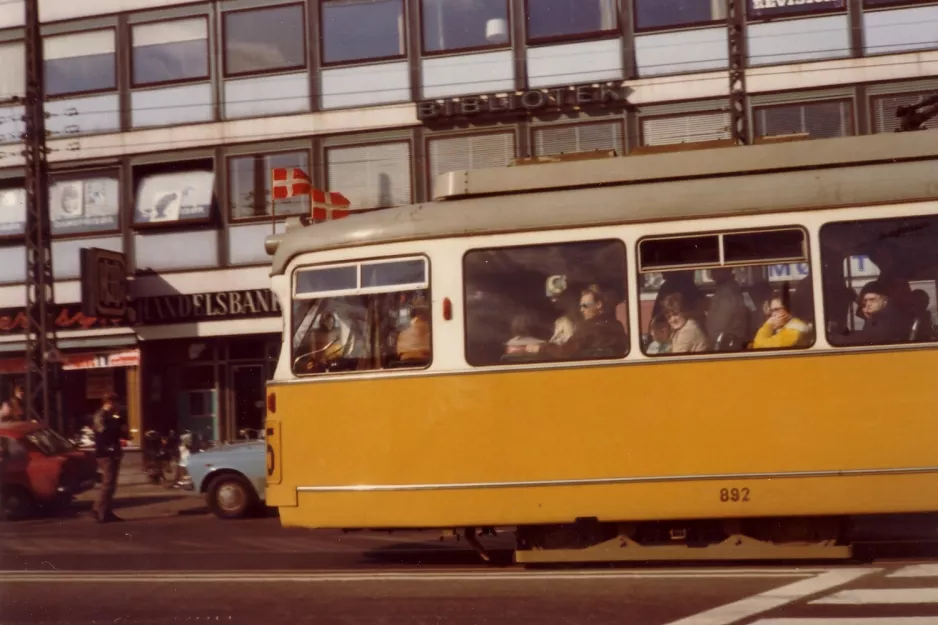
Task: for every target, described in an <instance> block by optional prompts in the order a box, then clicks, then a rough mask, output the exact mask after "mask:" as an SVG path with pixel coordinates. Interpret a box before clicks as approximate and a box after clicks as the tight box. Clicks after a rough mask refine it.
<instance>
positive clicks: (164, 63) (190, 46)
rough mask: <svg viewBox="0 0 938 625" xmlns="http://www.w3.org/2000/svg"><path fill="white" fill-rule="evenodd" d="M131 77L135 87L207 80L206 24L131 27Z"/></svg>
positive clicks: (190, 21)
mask: <svg viewBox="0 0 938 625" xmlns="http://www.w3.org/2000/svg"><path fill="white" fill-rule="evenodd" d="M133 74H134V84H135V85H145V84H150V83H159V82H168V81H173V80H191V79H198V78H208V75H209V71H208V21H207V20H206V19H205V18H201V17H200V18H195V19H185V20H174V21H171V22H159V23H156V24H141V25H138V26H134V27H133Z"/></svg>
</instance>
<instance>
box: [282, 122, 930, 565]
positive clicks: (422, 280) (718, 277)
mask: <svg viewBox="0 0 938 625" xmlns="http://www.w3.org/2000/svg"><path fill="white" fill-rule="evenodd" d="M936 139H938V134H936V133H934V132H930V131H926V132H919V133H906V134H895V135H878V136H866V137H853V138H842V139H828V140H816V141H795V142H787V143H777V144H770V145H756V146H748V147H725V148H716V149H708V150H689V151H683V152H675V153H667V154H647V155H641V156H629V157H625V158H604V159H593V160H573V161H569V162H548V163H540V164H526V165H523V166H515V167H508V168H505V169H498V170H494V169H493V170H478V171H468V172H455V173H451V174H447V175H445V176H442V177H441V178H440V179H439V180H438V181H437V186H436V196H435V199H434V201H432V202H430V203H427V204H423V205H418V206H407V207H401V208H394V209H389V210H386V211H379V212H374V213H370V214H368V215H366V216H361V217H352V218H348V219H343V220H339V221H335V222H330V223H325V224H317V225H315V226H310V227H303V226H301V225H295V226H293V227H291V228H289V229H288V231H287V232H286V233H285V234H283V235H278V236H275V237H272V238H271V239H270V240H268V251H269V252H270V253H272V254H273V266H272V271H271V275H272V288H273V290H274V292H275V293H276V295H277V297H278V298H279V299H280V301H281V303H282V304H283V310H284V311H285V312H284V336H283V349H282V351H281V354H280V358H279V363H278V367H277V370H276V374H275V377H274V379H273V380H272V381H271V382H270V383H269V386H268V415H267V434H268V436H267V441H268V474H269V475H268V483H267V502H268V504H269V505H272V506H276V507H278V508H279V511H280V518H281V519H282V523H283V524H284V525H286V526H302V527H308V528H373V529H379V528H380V529H395V528H442V529H457V530H459V531H465V532H466V535H467V536H468V537H469V539H470V541H471V542H472V543H473V544H477V543H476V540H475V536H476V535H477V532H478V531H480V530H484V529H487V528H495V527H498V528H505V527H507V528H512V529H513V530H515V531H516V534H517V538H518V547H517V551H516V559H517V560H518V561H521V562H539V561H551V560H580V561H587V560H616V559H642V560H646V559H658V558H663V559H669V558H680V557H693V558H695V559H696V558H710V557H712V558H721V559H723V558H766V557H770V558H774V557H796V558H800V557H811V558H815V557H822V558H823V557H829V558H841V557H846V556H848V555H849V554H850V543H851V540H852V537H851V533H850V528H851V523H850V520H851V519H852V518H856V517H858V516H862V515H874V514H884V513H885V514H899V513H916V512H926V511H934V510H936V509H938V410H936V409H938V398H936V395H935V392H934V388H935V387H934V384H935V382H934V379H933V378H932V375H933V374H934V372H935V371H936V369H938V333H936V331H935V329H934V326H936V325H938V323H936V317H935V302H936V299H938V293H936V279H938V201H936V199H938V140H936ZM675 294H677V295H675ZM877 306H878V308H877ZM792 320H795V321H797V322H798V323H797V324H794V322H793V321H792ZM770 326H771V327H770ZM786 328H787V329H791V328H796V329H797V332H796V333H795V334H796V335H797V340H792V341H788V340H787V339H786V340H782V339H781V338H780V337H782V334H783V333H782V332H781V329H786ZM760 332H761V333H762V334H761V335H760ZM795 334H792V336H795ZM759 336H763V338H764V337H769V338H771V339H772V340H771V341H769V342H767V343H766V342H764V341H763V342H761V343H760V340H761V339H759ZM772 337H775V338H772ZM773 341H774V342H773Z"/></svg>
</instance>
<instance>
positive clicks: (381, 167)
mask: <svg viewBox="0 0 938 625" xmlns="http://www.w3.org/2000/svg"><path fill="white" fill-rule="evenodd" d="M326 162H327V167H328V171H329V185H328V186H329V190H330V191H337V192H339V193H341V194H342V195H344V196H345V197H347V198H348V199H349V201H350V202H351V204H352V207H353V208H383V207H386V206H401V205H404V204H410V203H411V170H410V163H411V158H410V142H408V141H400V142H395V143H380V144H374V145H363V146H353V147H341V148H329V149H327V150H326Z"/></svg>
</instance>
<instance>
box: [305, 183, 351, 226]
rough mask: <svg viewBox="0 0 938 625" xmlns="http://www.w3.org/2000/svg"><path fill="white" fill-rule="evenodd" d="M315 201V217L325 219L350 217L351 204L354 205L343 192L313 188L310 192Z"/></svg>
mask: <svg viewBox="0 0 938 625" xmlns="http://www.w3.org/2000/svg"><path fill="white" fill-rule="evenodd" d="M310 196H311V198H310V199H312V201H313V202H312V203H313V207H312V208H313V219H314V220H316V221H323V220H326V219H341V218H342V217H348V215H349V210H348V209H349V206H351V205H352V203H351V202H349V200H348V198H346V197H345V196H344V195H342V194H341V193H333V192H331V191H320V190H319V189H313V190H312V192H311V193H310Z"/></svg>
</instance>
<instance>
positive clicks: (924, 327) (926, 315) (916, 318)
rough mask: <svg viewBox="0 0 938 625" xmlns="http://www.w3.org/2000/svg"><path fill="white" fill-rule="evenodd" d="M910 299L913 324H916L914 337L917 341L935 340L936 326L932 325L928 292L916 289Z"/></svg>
mask: <svg viewBox="0 0 938 625" xmlns="http://www.w3.org/2000/svg"><path fill="white" fill-rule="evenodd" d="M910 301H911V307H912V319H913V324H915V332H914V334H915V336H913V337H912V339H913V340H916V341H933V340H935V327H934V325H932V319H931V313H930V312H929V311H928V305H929V302H930V298H929V297H928V293H926V292H925V291H923V290H922V289H915V290H914V291H912V295H911V298H910Z"/></svg>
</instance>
